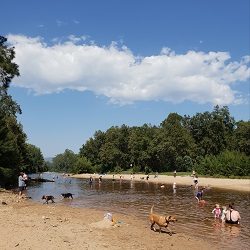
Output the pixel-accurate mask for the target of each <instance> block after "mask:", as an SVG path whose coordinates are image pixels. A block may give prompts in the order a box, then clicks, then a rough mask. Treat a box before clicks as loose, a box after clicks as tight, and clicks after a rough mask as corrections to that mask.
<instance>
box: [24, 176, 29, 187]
mask: <svg viewBox="0 0 250 250" xmlns="http://www.w3.org/2000/svg"><path fill="white" fill-rule="evenodd" d="M23 179H24V183H25V186H24V189H26V188H27V184H28V180H29V177H28V175H27V174H26V173H23Z"/></svg>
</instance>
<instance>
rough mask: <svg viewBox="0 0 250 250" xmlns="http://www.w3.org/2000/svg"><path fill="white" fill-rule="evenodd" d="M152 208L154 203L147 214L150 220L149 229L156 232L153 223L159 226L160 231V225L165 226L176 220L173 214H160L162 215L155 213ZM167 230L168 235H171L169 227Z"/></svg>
mask: <svg viewBox="0 0 250 250" xmlns="http://www.w3.org/2000/svg"><path fill="white" fill-rule="evenodd" d="M153 208H154V205H153V206H152V207H151V210H150V214H149V220H150V222H151V226H150V228H151V230H154V231H155V232H156V229H155V227H154V225H155V224H157V225H158V226H159V233H161V228H162V227H164V228H167V227H168V225H169V223H170V222H176V221H177V219H176V218H175V216H171V215H169V216H162V215H158V214H155V213H154V212H153ZM168 231H169V235H172V232H171V231H170V230H169V229H168Z"/></svg>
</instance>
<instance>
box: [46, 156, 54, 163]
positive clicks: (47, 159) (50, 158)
mask: <svg viewBox="0 0 250 250" xmlns="http://www.w3.org/2000/svg"><path fill="white" fill-rule="evenodd" d="M44 160H45V161H48V162H52V160H53V157H45V158H44Z"/></svg>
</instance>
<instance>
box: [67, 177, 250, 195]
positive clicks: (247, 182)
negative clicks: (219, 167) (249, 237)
mask: <svg viewBox="0 0 250 250" xmlns="http://www.w3.org/2000/svg"><path fill="white" fill-rule="evenodd" d="M90 176H93V177H94V178H98V177H99V175H97V174H95V175H90V174H77V175H73V176H72V177H76V178H89V177H90ZM114 177H115V179H119V178H120V175H115V176H114ZM142 177H144V179H143V180H142V179H141V178H142ZM102 178H103V179H112V178H113V175H102ZM122 178H123V179H124V180H131V175H122ZM133 180H137V181H146V175H139V174H136V175H134V178H133ZM148 181H149V182H155V183H159V184H173V183H174V182H175V183H176V185H177V187H178V185H189V186H190V185H193V178H192V177H191V176H176V177H175V178H174V177H173V176H167V175H158V177H157V178H154V175H149V179H148ZM198 181H199V186H209V187H215V188H223V189H228V190H237V191H244V192H250V179H221V178H204V177H200V178H198Z"/></svg>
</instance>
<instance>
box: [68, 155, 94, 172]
mask: <svg viewBox="0 0 250 250" xmlns="http://www.w3.org/2000/svg"><path fill="white" fill-rule="evenodd" d="M71 169H72V170H70V172H72V173H75V174H82V173H94V168H93V167H92V164H91V162H90V161H89V160H88V159H87V158H86V157H78V159H77V161H76V162H75V165H73V166H72V167H71Z"/></svg>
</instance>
